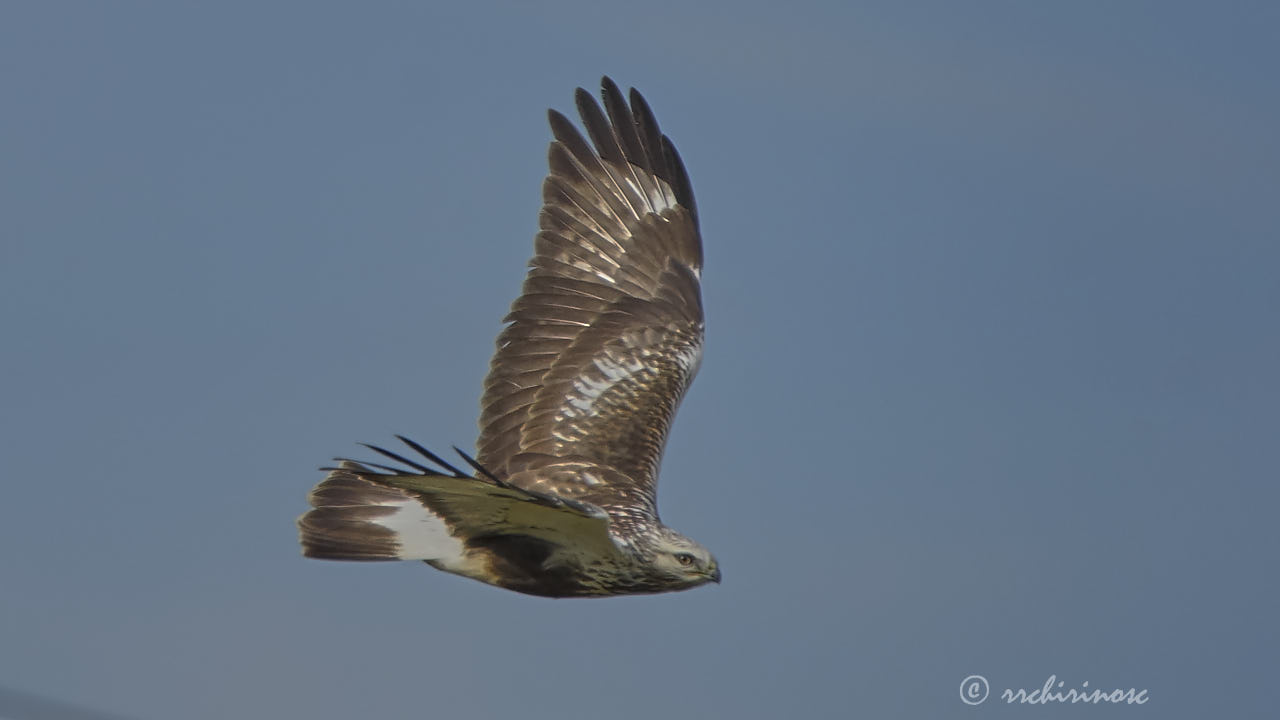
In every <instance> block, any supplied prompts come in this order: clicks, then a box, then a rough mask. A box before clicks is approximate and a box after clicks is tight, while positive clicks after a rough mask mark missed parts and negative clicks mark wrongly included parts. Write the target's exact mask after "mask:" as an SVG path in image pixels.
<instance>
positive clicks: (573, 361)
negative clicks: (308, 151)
mask: <svg viewBox="0 0 1280 720" xmlns="http://www.w3.org/2000/svg"><path fill="white" fill-rule="evenodd" d="M602 88H603V93H602V95H603V98H604V111H601V109H600V106H599V105H597V104H596V102H595V100H594V99H592V97H591V96H590V94H588V93H587V92H586V91H585V90H582V89H581V88H579V89H578V91H577V95H576V100H577V106H578V111H579V114H580V115H581V116H582V121H583V124H584V125H585V127H586V129H587V134H588V135H589V136H590V138H591V143H592V145H593V146H594V149H593V148H592V146H589V145H588V144H587V142H586V140H585V139H584V138H583V137H582V135H581V134H579V132H578V131H577V129H575V128H574V127H573V125H572V124H571V123H570V122H569V120H567V119H566V118H565V117H564V116H563V115H561V114H559V113H557V112H555V111H551V113H550V120H551V128H552V132H553V134H554V136H555V140H554V141H553V142H552V143H551V149H550V152H549V162H550V167H551V172H550V174H549V175H548V176H547V179H546V181H545V182H544V183H543V186H542V195H543V206H542V212H541V214H540V216H539V226H540V232H539V233H538V236H537V239H536V240H535V243H534V249H535V252H534V257H533V260H532V261H530V268H531V269H530V270H529V274H528V276H527V277H526V279H525V282H524V287H523V292H522V294H521V295H520V297H519V298H518V299H517V300H516V301H515V303H513V304H512V308H511V313H510V314H509V315H508V316H507V317H506V321H507V322H509V323H510V324H509V325H508V326H507V327H506V329H504V330H503V332H502V333H501V334H500V335H499V336H498V340H497V352H496V353H495V354H494V357H493V361H492V363H491V365H490V371H489V375H488V377H487V378H486V379H485V385H484V396H483V397H482V399H481V408H482V410H481V416H480V429H481V431H480V440H479V442H478V443H477V448H478V460H479V462H480V464H481V465H483V466H485V467H486V468H488V469H490V470H493V471H494V472H496V473H498V474H500V475H503V476H504V477H506V478H507V479H508V480H510V482H512V483H513V484H516V485H522V484H523V485H526V486H534V485H536V486H537V488H538V489H539V490H540V491H545V492H549V493H552V494H556V495H560V496H563V497H575V498H581V499H587V500H588V501H590V502H595V503H598V504H600V505H602V506H610V505H614V504H622V505H628V506H630V505H640V504H642V505H646V506H648V507H649V508H652V507H653V505H654V495H655V492H656V488H655V485H656V480H657V472H658V465H659V463H660V462H661V459H662V451H663V447H664V445H665V443H666V437H667V431H668V429H669V427H670V425H671V420H672V418H673V417H674V415H675V412H676V408H677V407H678V406H679V404H680V400H681V398H682V397H683V396H684V393H685V390H686V389H688V387H689V384H690V383H691V382H692V381H693V377H694V374H695V373H696V372H697V368H698V364H699V361H700V359H701V354H702V338H703V315H702V300H701V291H700V289H699V276H700V273H701V268H702V241H701V238H700V236H699V232H698V217H697V209H696V206H695V204H694V200H693V191H692V189H691V187H690V184H689V178H688V175H687V173H686V172H685V169H684V164H683V163H682V162H681V160H680V156H679V155H678V154H677V153H676V150H675V147H674V146H673V145H672V144H671V141H670V140H669V139H667V137H666V136H664V135H663V134H662V132H661V131H660V130H659V128H658V124H657V122H656V120H655V119H654V117H653V113H652V111H650V109H649V106H648V105H647V104H646V103H645V101H644V98H642V97H641V96H640V94H639V93H637V92H636V91H635V90H632V91H631V95H630V100H631V102H630V106H628V104H627V102H626V100H625V99H624V98H623V96H622V93H621V92H620V91H619V90H618V87H617V86H616V85H615V84H614V83H613V81H611V80H609V79H608V78H604V80H603V81H602ZM539 468H542V469H544V470H548V471H553V470H555V471H556V472H537V470H538V469H539ZM556 478H558V479H556ZM610 500H613V501H615V502H610Z"/></svg>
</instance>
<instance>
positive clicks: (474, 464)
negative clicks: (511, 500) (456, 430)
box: [453, 445, 511, 488]
mask: <svg viewBox="0 0 1280 720" xmlns="http://www.w3.org/2000/svg"><path fill="white" fill-rule="evenodd" d="M453 451H454V452H456V453H458V455H459V456H461V457H462V459H463V460H465V461H466V463H467V464H468V465H470V466H471V467H473V468H475V470H476V472H478V473H480V475H481V476H483V477H486V478H488V479H490V480H492V481H493V482H494V484H495V485H497V486H498V487H504V488H509V487H511V486H510V485H509V484H508V483H507V481H505V480H502V479H500V478H499V477H498V476H497V475H494V474H493V473H491V472H489V470H488V468H486V467H485V466H483V465H481V464H480V463H479V461H477V460H476V459H475V458H473V457H471V456H470V455H468V454H466V453H464V452H462V448H459V447H458V446H457V445H454V446H453Z"/></svg>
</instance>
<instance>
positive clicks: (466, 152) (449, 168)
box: [0, 0, 1280, 720]
mask: <svg viewBox="0 0 1280 720" xmlns="http://www.w3.org/2000/svg"><path fill="white" fill-rule="evenodd" d="M1278 7H1280V6H1277V5H1275V4H1272V3H1228V4H1212V3H1173V2H1131V3H1053V4H1050V3H1019V2H989V3H950V2H939V3H932V4H910V5H908V4H904V3H877V4H858V3H844V2H841V3H834V2H833V3H825V4H818V3H795V4H791V3H779V2H773V1H770V2H732V3H729V2H724V3H683V2H680V3H667V2H646V3H640V4H636V3H626V4H617V3H611V2H600V1H599V0H594V1H592V2H573V3H551V4H547V5H540V6H539V5H537V4H535V3H510V4H496V5H491V4H485V3H470V4H466V5H465V6H464V4H462V3H450V4H448V6H441V7H438V6H435V5H432V4H429V3H406V2H398V3H365V4H356V3H343V4H334V3H320V2H315V3H295V4H272V3H243V4H237V3H216V4H215V3H208V4H205V5H204V6H197V5H195V4H192V3H146V4H135V3H124V2H119V3H46V2H30V3H5V4H4V5H3V7H2V8H0V444H2V451H3V452H2V455H0V457H2V458H3V470H2V471H0V477H2V481H0V482H3V494H2V496H0V688H2V689H0V713H2V712H7V713H9V714H10V715H12V716H13V717H18V716H19V715H17V714H16V713H19V712H23V713H26V714H24V715H22V717H28V716H33V715H31V713H34V712H36V710H25V711H23V710H19V709H17V708H19V706H22V707H28V708H36V709H37V710H38V709H39V708H38V707H37V706H40V707H45V708H48V707H51V706H52V705H51V704H52V702H53V701H54V700H57V701H58V702H61V703H68V704H71V705H76V706H80V707H84V708H93V709H96V710H99V711H101V712H107V713H113V714H115V715H117V716H122V717H128V718H136V719H139V720H162V719H169V718H184V719H187V718H189V719H192V720H203V719H205V718H256V717H261V718H309V719H315V720H321V719H325V718H355V717H370V718H371V717H387V718H408V717H432V718H485V717H498V716H503V717H518V718H570V719H572V718H605V717H608V718H624V719H626V718H654V717H663V718H703V717H726V718H728V717H732V718H781V717H806V718H827V717H830V718H855V717H874V718H886V717H918V718H939V717H964V718H973V717H1009V718H1029V717H1033V716H1035V717H1063V718H1067V717H1070V718H1097V717H1115V718H1145V717H1160V718H1174V717H1185V718H1203V717H1248V716H1253V717H1258V716H1265V715H1272V714H1273V713H1274V712H1275V697H1274V683H1275V673H1276V670H1277V668H1278V667H1280V651H1277V647H1280V630H1278V627H1280V623H1278V622H1277V619H1276V614H1275V611H1276V608H1277V607H1280V585H1278V583H1277V571H1276V567H1277V555H1278V550H1280V540H1278V538H1280V531H1278V530H1277V522H1276V508H1277V503H1278V501H1280V492H1278V491H1277V487H1276V481H1277V478H1280V416H1278V410H1277V408H1278V407H1280V380H1277V368H1280V332H1278V330H1280V324H1278V321H1277V314H1278V313H1277V311H1278V310H1280V280H1278V276H1280V132H1278V131H1277V128H1280V90H1278V86H1277V81H1276V69H1277V68H1280V43H1277V42H1276V38H1277V37H1280V10H1278ZM605 73H608V74H610V75H612V76H613V77H614V78H615V79H616V80H617V81H618V82H619V83H620V84H621V85H623V86H624V87H627V86H632V85H634V86H636V87H639V88H640V89H641V90H642V91H643V92H644V93H645V95H646V97H647V98H648V99H649V101H650V103H651V104H652V105H653V107H654V109H655V111H656V113H657V116H658V118H659V121H660V122H661V123H662V126H663V129H664V130H665V131H666V132H667V133H668V134H669V135H670V136H671V137H672V138H673V139H674V140H675V142H676V144H677V145H678V147H679V148H680V150H681V152H682V153H683V155H684V158H685V161H686V163H687V165H688V167H689V170H690V173H691V174H692V178H693V183H694V188H695V191H696V194H697V197H698V200H699V205H700V210H701V214H702V228H703V231H704V234H705V247H706V257H707V263H706V272H705V282H704V287H703V292H704V297H705V303H706V308H707V318H708V331H707V332H708V336H707V343H708V344H707V351H706V356H705V359H704V363H703V366H702V373H701V375H700V377H699V378H698V381H697V382H696V383H695V384H694V386H693V390H692V392H691V394H690V395H689V397H688V398H687V399H686V401H685V404H684V407H683V408H682V410H681V413H680V415H679V419H678V421H677V423H676V426H675V432H674V435H673V437H672V439H671V442H670V445H669V447H668V451H667V454H666V459H665V463H664V465H663V475H662V483H661V498H660V501H661V507H662V513H663V519H664V520H665V521H666V522H668V523H669V524H671V525H672V526H674V527H676V528H678V529H680V530H681V531H683V532H685V533H687V534H689V535H690V536H692V537H694V538H697V539H698V540H700V541H701V542H703V543H705V544H706V545H707V546H709V547H710V548H712V549H713V551H714V552H715V553H716V554H717V556H718V557H719V559H720V561H721V565H722V567H723V570H724V578H725V579H724V583H723V585H721V586H711V587H706V588H700V589H697V590H694V591H690V592H686V593H680V594H672V595H663V596H652V597H637V598H624V599H610V600H546V599H539V598H533V597H526V596H521V595H517V594H514V593H509V592H505V591H501V590H497V589H495V588H491V587H487V586H485V585H482V584H479V583H476V582H473V581H469V580H464V579H462V578H458V577H454V576H450V575H446V574H443V573H439V572H436V571H433V570H431V569H429V568H427V567H425V566H423V565H421V564H414V563H403V564H381V563H379V564H365V565H362V564H347V563H326V562H319V561H312V560H304V559H303V558H302V557H301V556H300V554H299V549H298V545H297V540H296V532H295V528H294V519H295V518H296V517H297V516H298V515H299V514H300V513H301V512H302V511H303V510H304V509H305V495H306V492H307V490H308V489H309V488H310V487H311V486H312V485H313V484H314V483H315V482H317V481H318V480H319V479H320V478H321V473H319V472H318V471H317V470H316V468H317V467H318V466H320V465H323V464H325V463H326V462H327V461H328V459H329V458H330V457H332V456H334V455H349V454H355V455H360V454H361V450H360V448H358V447H357V446H356V445H355V443H356V442H357V441H366V442H385V441H388V440H389V439H390V438H391V436H392V434H393V433H404V434H408V435H411V436H412V437H414V438H416V439H418V440H420V441H421V442H423V443H425V444H427V445H428V446H431V447H435V448H438V449H447V448H448V447H449V445H450V444H457V445H459V446H462V447H465V448H470V447H471V446H472V442H473V441H474V438H475V435H476V427H475V423H476V416H477V414H478V403H477V400H478V397H479V393H480V383H481V379H482V377H483V375H484V373H485V371H486V367H487V363H488V360H489V356H490V353H491V352H492V349H493V344H492V343H493V338H494V336H495V335H496V334H497V332H498V330H499V329H500V319H501V317H502V316H503V315H504V313H505V311H506V308H507V306H508V304H509V303H510V302H511V300H512V299H513V298H514V297H515V295H516V293H517V291H518V287H519V283H520V281H521V278H522V277H523V274H524V265H525V262H526V261H527V259H528V256H529V255H530V252H531V249H532V238H533V234H534V230H535V227H536V214H537V210H538V205H539V198H540V195H539V184H540V182H541V179H542V177H543V175H544V174H545V171H546V165H545V156H546V147H547V142H548V140H549V137H550V133H549V130H548V129H547V126H546V120H545V109H546V108H547V107H556V108H559V109H561V110H562V111H566V112H568V111H571V110H572V107H573V105H572V91H573V89H574V87H576V86H579V85H581V86H585V87H588V88H590V89H592V90H593V91H594V89H595V88H596V87H597V86H598V82H599V76H600V75H602V74H605ZM971 674H981V675H984V676H985V677H986V678H987V679H988V680H989V683H990V687H991V689H992V697H991V698H990V699H989V700H988V701H987V702H986V703H985V704H984V705H982V706H981V707H979V708H976V709H975V708H971V707H967V706H966V705H964V704H963V703H962V702H961V700H960V694H959V686H960V683H961V680H963V679H964V678H965V677H966V676H968V675H971ZM1051 674H1052V675H1056V676H1057V677H1058V679H1060V680H1064V681H1065V682H1066V686H1067V687H1077V688H1078V687H1080V686H1081V684H1082V683H1083V682H1084V681H1088V682H1089V684H1090V685H1089V687H1091V688H1096V687H1105V688H1113V687H1120V688H1130V687H1134V688H1139V689H1147V690H1148V693H1149V697H1150V702H1149V703H1148V704H1147V705H1145V706H1142V707H1119V708H1113V707H1091V708H1082V707H1080V706H1078V705H1077V706H1075V707H1060V706H1057V707H1040V708H1028V707H1016V706H1015V707H1009V706H1006V705H1005V704H1004V703H1003V702H1001V701H999V700H998V698H997V697H996V695H998V694H999V693H1000V692H1001V691H1002V690H1003V689H1004V688H1014V689H1017V688H1025V689H1028V690H1031V689H1035V688H1038V687H1041V686H1042V685H1043V684H1044V683H1045V681H1046V679H1047V678H1048V677H1049V676H1050V675H1051ZM42 698H43V699H42ZM24 703H25V705H24ZM42 703H43V704H42ZM68 712H69V711H68ZM67 717H71V715H67Z"/></svg>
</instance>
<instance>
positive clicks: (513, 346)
mask: <svg viewBox="0 0 1280 720" xmlns="http://www.w3.org/2000/svg"><path fill="white" fill-rule="evenodd" d="M601 85H602V97H603V99H604V109H603V110H602V109H601V108H600V106H599V105H598V104H597V103H596V101H595V100H594V99H593V98H592V97H591V95H590V93H588V92H586V91H585V90H583V89H581V88H579V89H578V91H577V94H576V100H577V106H578V113H579V115H580V116H581V117H582V123H583V125H584V126H585V128H586V130H587V135H588V136H589V137H590V139H591V142H590V144H588V143H587V140H586V139H584V138H583V136H582V135H581V134H580V133H579V132H578V130H577V129H576V128H575V127H574V126H573V124H572V123H571V122H570V121H569V120H568V119H567V118H565V116H563V115H561V114H560V113H558V112H556V111H554V110H552V111H550V112H549V116H550V120H551V131H552V134H553V135H554V136H555V139H554V141H552V143H551V148H550V151H549V163H550V167H551V171H550V174H549V175H548V176H547V178H546V180H545V181H544V182H543V184H542V198H543V203H542V211H541V213H540V214H539V217H538V225H539V232H538V235H537V238H536V240H535V241H534V255H533V260H531V261H530V263H529V266H530V270H529V273H528V275H527V276H526V278H525V281H524V287H523V290H522V292H521V294H520V297H519V298H517V299H516V301H515V302H514V303H513V304H512V306H511V313H510V314H509V315H507V317H506V318H505V322H506V323H508V324H507V326H506V327H505V329H503V331H502V332H501V334H499V335H498V340H497V351H496V352H495V353H494V356H493V361H492V362H491V363H490V368H489V375H488V377H487V378H485V381H484V395H483V397H482V398H481V400H480V404H481V414H480V439H479V440H478V441H477V443H476V448H477V450H476V456H475V457H474V458H472V457H470V456H468V455H467V454H465V453H463V452H462V451H461V450H457V452H458V454H459V455H460V456H461V457H462V459H463V460H465V461H466V465H467V467H469V468H470V471H469V472H463V471H461V470H459V469H458V468H456V467H454V466H453V465H450V464H449V463H447V462H445V461H444V460H443V459H442V458H440V457H438V456H437V455H435V454H433V453H431V452H430V451H428V450H427V449H426V448H424V447H422V446H421V445H419V444H418V443H416V442H414V441H412V440H409V439H408V438H405V437H400V438H399V439H400V440H401V441H402V442H403V443H404V444H405V445H406V446H407V448H408V449H407V450H401V451H400V452H399V453H398V452H393V451H391V450H387V449H384V448H379V447H375V446H372V445H368V446H366V447H368V448H369V449H371V450H373V451H374V452H376V453H378V454H379V455H381V456H382V457H381V458H380V459H381V460H383V462H387V461H390V462H392V463H394V464H383V463H375V462H356V461H353V460H348V459H345V458H339V459H338V463H339V464H338V466H337V467H336V468H325V469H326V470H329V471H330V472H329V474H328V476H326V477H325V479H324V480H323V481H322V482H321V483H320V484H319V485H317V486H316V488H315V489H314V490H312V491H311V495H310V497H309V500H310V502H311V505H312V509H311V510H310V511H309V512H307V514H305V515H303V516H302V517H301V518H300V519H299V520H298V526H299V528H300V530H301V536H302V551H303V554H304V555H306V556H308V557H314V558H325V559H331V560H424V561H426V562H427V563H428V564H429V565H431V566H433V567H436V568H438V569H440V570H445V571H447V572H451V573H456V574H458V575H464V576H466V577H469V578H474V579H476V580H480V581H481V582H485V583H489V584H490V585H496V586H498V587H503V588H507V589H509V590H515V591H517V592H522V593H529V594H532V595H543V596H548V597H575V596H607V595H624V594H633V593H658V592H668V591H672V590H685V589H688V588H691V587H695V586H698V585H702V584H703V583H706V582H709V581H714V582H719V581H720V568H719V566H718V565H717V564H716V560H715V558H714V557H712V555H711V553H710V552H709V551H708V550H707V549H706V548H705V547H703V546H702V545H699V544H698V543H697V542H694V541H693V540H691V539H689V538H687V537H685V536H684V535H681V534H680V533H678V532H676V531H675V530H672V529H671V528H669V527H667V526H666V525H663V524H662V521H661V520H659V519H658V506H657V481H658V466H659V465H660V464H661V461H662V451H663V447H664V445H665V444H666V439H667V430H668V429H669V428H670V426H671V420H672V418H673V417H674V416H675V413H676V408H677V406H679V404H680V400H681V398H682V397H683V396H684V393H685V391H686V390H687V389H688V388H689V384H690V383H691V382H693V376H694V375H695V374H696V373H697V371H698V364H699V361H700V359H701V357H702V338H703V330H702V328H703V316H702V297H701V291H700V289H699V277H700V275H701V272H702V240H701V238H700V236H699V232H698V211H697V207H696V205H695V204H694V201H693V190H692V188H691V187H690V185H689V176H688V175H687V173H686V172H685V169H684V164H683V163H682V162H681V160H680V156H679V155H678V154H677V153H676V149H675V146H673V145H672V144H671V141H670V140H669V139H667V137H666V136H665V135H663V134H662V131H661V130H659V129H658V123H657V121H656V120H655V119H654V116H653V112H652V111H651V110H650V109H649V105H648V104H647V103H646V102H645V100H644V98H643V97H641V96H640V94H639V93H638V92H636V91H635V90H632V91H631V93H630V103H628V101H627V99H626V98H624V97H623V94H622V92H621V91H620V90H619V89H618V86H617V85H615V84H614V83H613V81H612V80H610V79H609V78H607V77H606V78H604V79H603V80H602V82H601ZM455 450H456V448H455ZM401 453H403V454H401Z"/></svg>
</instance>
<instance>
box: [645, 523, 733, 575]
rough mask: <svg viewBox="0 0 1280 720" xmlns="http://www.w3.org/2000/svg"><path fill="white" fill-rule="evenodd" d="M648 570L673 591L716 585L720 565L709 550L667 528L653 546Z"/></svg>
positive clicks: (661, 532)
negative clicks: (650, 569)
mask: <svg viewBox="0 0 1280 720" xmlns="http://www.w3.org/2000/svg"><path fill="white" fill-rule="evenodd" d="M651 568H652V570H653V571H654V572H655V573H657V574H659V575H661V576H662V579H663V581H664V582H665V583H666V584H668V585H669V586H672V587H673V589H674V588H677V587H678V588H689V587H694V586H697V585H702V584H703V583H708V582H715V583H718V582H720V565H719V564H718V563H716V559H715V556H714V555H712V554H711V551H710V550H708V549H706V548H705V547H703V546H702V545H700V544H699V543H698V542H697V541H695V540H692V539H690V538H687V537H685V536H684V535H681V534H680V533H678V532H676V531H675V530H672V529H671V528H667V527H663V528H662V530H661V531H660V532H659V533H658V537H657V541H656V542H655V543H654V544H653V559H652V561H651Z"/></svg>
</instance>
